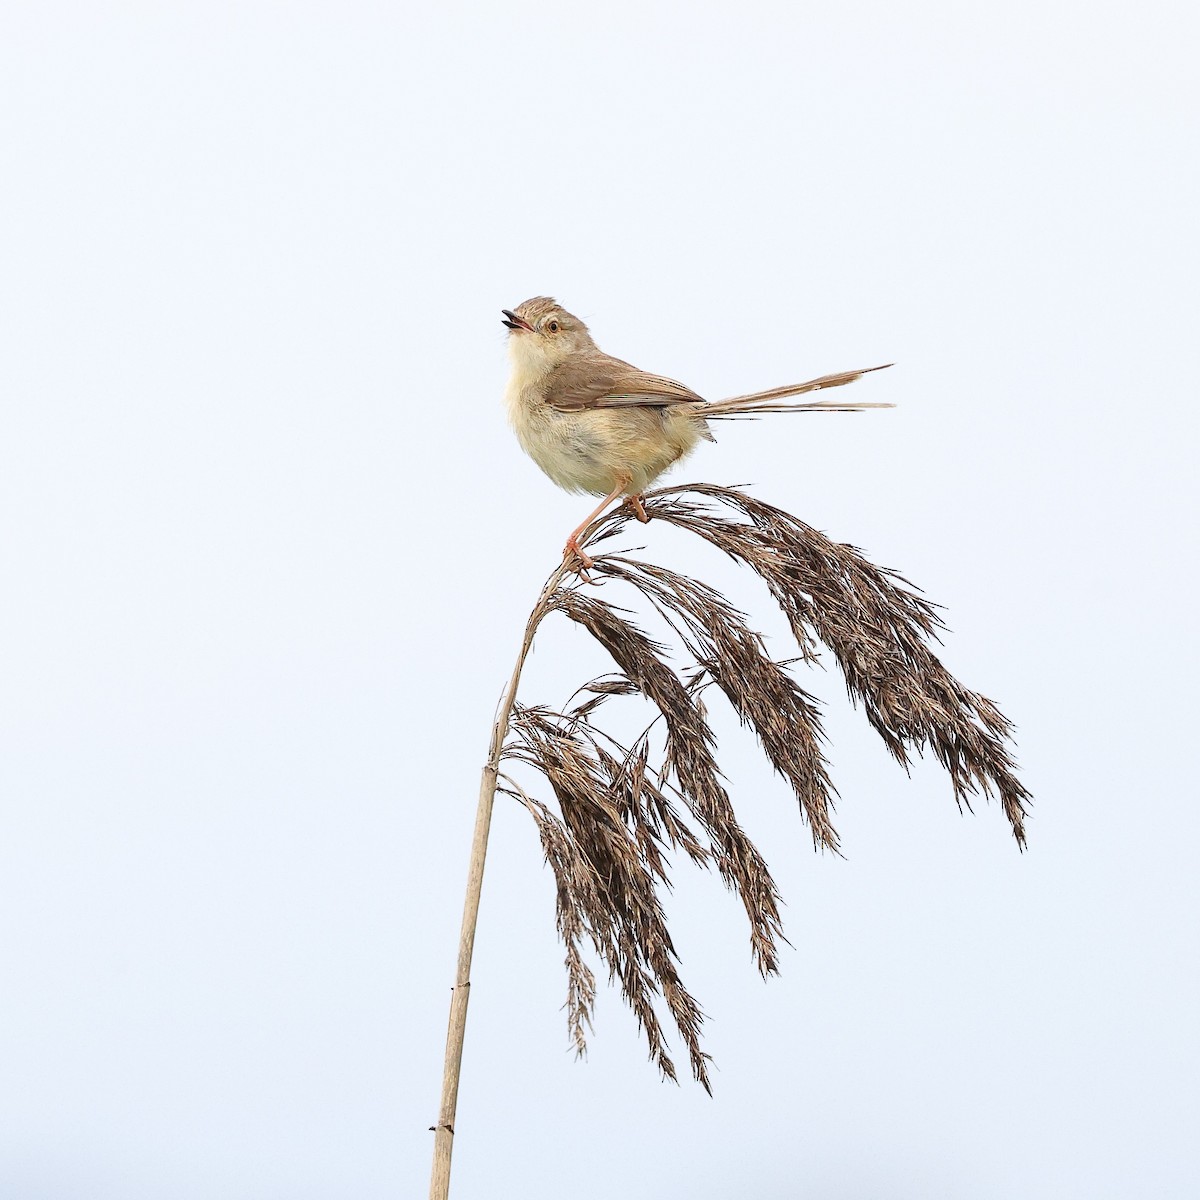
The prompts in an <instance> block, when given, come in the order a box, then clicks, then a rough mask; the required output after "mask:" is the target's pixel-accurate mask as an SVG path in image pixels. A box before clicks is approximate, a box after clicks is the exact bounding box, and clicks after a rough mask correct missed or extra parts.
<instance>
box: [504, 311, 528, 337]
mask: <svg viewBox="0 0 1200 1200" xmlns="http://www.w3.org/2000/svg"><path fill="white" fill-rule="evenodd" d="M500 311H501V312H502V313H503V314H504V316H505V319H504V320H503V321H501V322H500V324H501V325H507V326H508V327H509V329H523V330H525V332H526V333H532V332H533V326H532V325H530V323H529V322H528V321H527V320H525V318H524V317H518V316H517V314H516V313H515V312H513V311H512V309H509V308H502V309H501V310H500Z"/></svg>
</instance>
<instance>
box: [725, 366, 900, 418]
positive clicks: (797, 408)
mask: <svg viewBox="0 0 1200 1200" xmlns="http://www.w3.org/2000/svg"><path fill="white" fill-rule="evenodd" d="M891 365H892V364H891V363H884V364H883V365H882V366H878V367H864V368H863V369H862V370H861V371H842V372H840V373H839V374H837V375H822V376H821V377H820V379H810V380H809V381H808V382H807V383H792V384H788V385H786V386H785V387H777V388H769V389H768V390H767V391H765V392H751V393H750V394H749V395H748V396H733V397H731V398H730V399H729V400H717V401H715V402H714V403H712V404H706V405H705V406H704V408H703V410H702V413H703V416H704V417H705V419H706V420H711V419H713V418H717V419H720V418H721V417H747V416H750V417H753V416H758V415H759V414H760V413H780V412H862V411H864V410H865V409H868V408H895V407H896V406H895V405H894V404H882V403H879V402H875V401H863V402H862V403H860V404H856V403H854V402H850V403H848V404H847V403H839V402H837V401H833V400H810V401H808V402H807V403H805V404H779V403H774V402H775V401H779V400H783V399H786V398H787V397H788V396H803V395H804V394H805V393H806V392H819V391H821V390H823V389H824V388H832V387H841V386H842V385H843V384H847V383H853V382H854V381H855V380H856V379H861V378H862V376H864V375H869V374H870V373H871V372H872V371H882V370H885V369H886V368H887V367H890V366H891Z"/></svg>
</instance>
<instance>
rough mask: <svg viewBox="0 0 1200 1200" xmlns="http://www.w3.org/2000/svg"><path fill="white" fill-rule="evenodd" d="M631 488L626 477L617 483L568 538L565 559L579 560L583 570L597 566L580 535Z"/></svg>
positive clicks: (564, 549) (564, 548)
mask: <svg viewBox="0 0 1200 1200" xmlns="http://www.w3.org/2000/svg"><path fill="white" fill-rule="evenodd" d="M628 486H629V477H628V476H624V477H623V478H621V479H620V480H618V481H617V486H616V487H615V488H613V490H612V491H611V492H609V493H608V495H607V496H605V497H604V499H603V500H601V501H600V503H599V504H597V505H596V507H595V508H594V509H592V511H591V512H590V513H588V515H587V516H586V517H584V518H583V520H582V521H581V522H580V523H579V527H578V528H577V529H576V530H575V531H574V532H573V533H572V534H571V536H570V537H569V538H567V544H566V546H564V547H563V558H572V557H574V558H577V559H579V565H580V567H581V568H582V569H583V570H585V571H586V570H587V569H588V568H589V567H591V566H593V565H594V564H595V560H594V559H592V558H590V557H589V556H588V555H587V554H585V553H584V549H583V547H582V546H581V545H580V544H579V535H580V534H581V533H582V532H583V531H584V530H585V529H586V528H587V527H588V526H589V525H590V524H591V523H592V522H593V521H594V520H595V519H596V518H597V517H598V516H599V515H600V514H601V513H602V512H603V511H604V510H605V509H606V508H607V507H608V506H609V505H610V504H611V503H612V502H613V501H614V500H615V499H616V498H617V497H618V496H619V495H620V494H621V493H622V492H623V491H624V490H625V489H626V488H627V487H628Z"/></svg>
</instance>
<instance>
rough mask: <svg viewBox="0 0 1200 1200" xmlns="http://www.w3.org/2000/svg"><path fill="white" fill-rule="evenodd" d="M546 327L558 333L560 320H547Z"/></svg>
mask: <svg viewBox="0 0 1200 1200" xmlns="http://www.w3.org/2000/svg"><path fill="white" fill-rule="evenodd" d="M546 328H547V329H548V330H550V332H551V333H557V332H558V322H557V321H547V322H546Z"/></svg>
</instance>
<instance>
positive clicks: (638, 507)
mask: <svg viewBox="0 0 1200 1200" xmlns="http://www.w3.org/2000/svg"><path fill="white" fill-rule="evenodd" d="M629 503H630V504H631V505H632V506H633V515H634V516H635V517H637V519H638V520H639V521H641V523H642V524H643V525H649V524H650V518H649V516H647V514H646V509H645V507H644V506H643V504H642V498H641V496H630V497H629Z"/></svg>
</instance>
